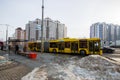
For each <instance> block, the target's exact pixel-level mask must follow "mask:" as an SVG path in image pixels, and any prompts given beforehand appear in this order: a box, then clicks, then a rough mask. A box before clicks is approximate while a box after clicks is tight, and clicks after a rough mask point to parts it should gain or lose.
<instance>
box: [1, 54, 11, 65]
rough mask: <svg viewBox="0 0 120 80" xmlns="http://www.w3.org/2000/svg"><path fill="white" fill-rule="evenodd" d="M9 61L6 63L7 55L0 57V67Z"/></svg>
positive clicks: (7, 62)
mask: <svg viewBox="0 0 120 80" xmlns="http://www.w3.org/2000/svg"><path fill="white" fill-rule="evenodd" d="M10 63H11V61H8V55H4V56H0V66H3V65H7V64H10Z"/></svg>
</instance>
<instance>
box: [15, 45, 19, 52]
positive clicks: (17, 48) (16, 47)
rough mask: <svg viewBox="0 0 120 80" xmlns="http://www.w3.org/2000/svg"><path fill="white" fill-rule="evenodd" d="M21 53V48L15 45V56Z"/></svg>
mask: <svg viewBox="0 0 120 80" xmlns="http://www.w3.org/2000/svg"><path fill="white" fill-rule="evenodd" d="M18 51H19V46H18V45H15V54H17V53H18Z"/></svg>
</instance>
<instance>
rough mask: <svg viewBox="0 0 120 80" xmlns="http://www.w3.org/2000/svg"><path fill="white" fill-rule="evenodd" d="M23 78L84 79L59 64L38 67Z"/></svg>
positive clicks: (44, 79)
mask: <svg viewBox="0 0 120 80" xmlns="http://www.w3.org/2000/svg"><path fill="white" fill-rule="evenodd" d="M22 80H82V79H80V78H77V77H76V76H75V74H73V73H72V72H71V71H69V70H68V69H67V68H63V67H62V66H60V65H58V64H52V63H50V64H47V65H44V66H41V67H40V68H36V69H34V70H33V72H31V73H29V74H28V75H27V76H24V77H23V78H22Z"/></svg>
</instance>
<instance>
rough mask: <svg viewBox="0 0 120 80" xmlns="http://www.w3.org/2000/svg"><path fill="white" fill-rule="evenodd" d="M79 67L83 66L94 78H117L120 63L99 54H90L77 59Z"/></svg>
mask: <svg viewBox="0 0 120 80" xmlns="http://www.w3.org/2000/svg"><path fill="white" fill-rule="evenodd" d="M77 65H78V66H79V68H83V69H85V70H87V71H88V73H89V74H91V77H92V76H94V78H95V80H97V79H98V80H99V79H100V80H101V79H102V80H119V79H120V64H119V63H117V62H114V61H112V60H110V59H107V58H105V57H102V56H99V55H90V56H88V57H85V58H82V59H81V60H79V61H78V64H77Z"/></svg>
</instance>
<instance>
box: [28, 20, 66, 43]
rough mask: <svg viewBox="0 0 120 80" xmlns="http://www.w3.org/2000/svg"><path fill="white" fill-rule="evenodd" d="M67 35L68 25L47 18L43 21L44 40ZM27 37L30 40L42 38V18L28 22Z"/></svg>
mask: <svg viewBox="0 0 120 80" xmlns="http://www.w3.org/2000/svg"><path fill="white" fill-rule="evenodd" d="M65 37H67V27H66V26H65V24H62V23H60V22H59V21H54V20H52V19H50V18H45V19H44V21H43V38H44V40H52V39H60V38H65ZM26 39H27V40H30V41H34V40H41V19H36V20H35V21H29V22H28V23H27V24H26Z"/></svg>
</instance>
